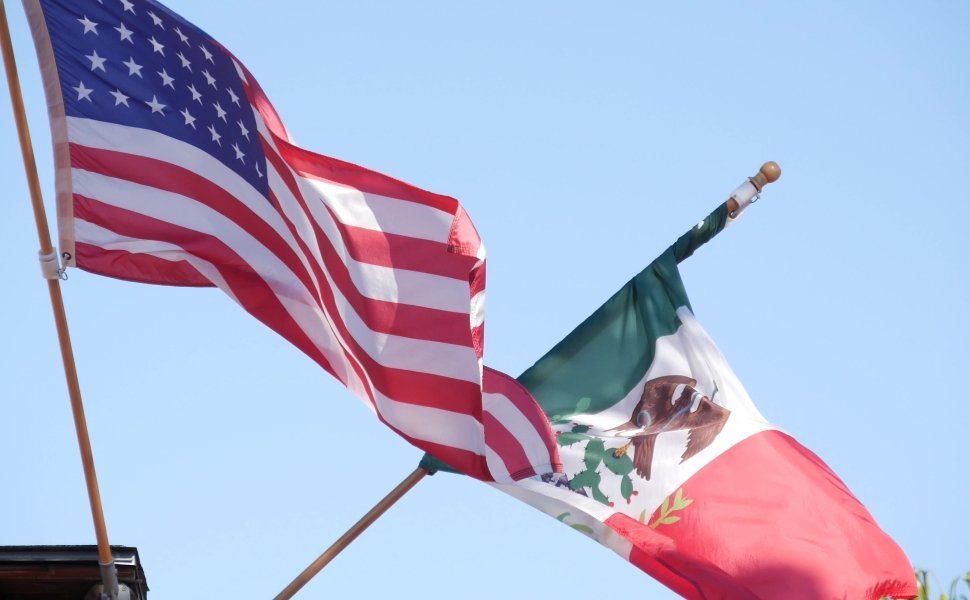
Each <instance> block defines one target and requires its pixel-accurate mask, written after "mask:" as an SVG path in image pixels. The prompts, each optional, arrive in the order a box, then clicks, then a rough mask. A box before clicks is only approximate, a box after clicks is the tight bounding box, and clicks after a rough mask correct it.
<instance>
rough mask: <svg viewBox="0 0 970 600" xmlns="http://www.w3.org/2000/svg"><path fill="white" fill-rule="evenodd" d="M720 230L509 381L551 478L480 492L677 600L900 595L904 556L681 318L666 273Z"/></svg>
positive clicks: (695, 233)
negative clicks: (539, 435)
mask: <svg viewBox="0 0 970 600" xmlns="http://www.w3.org/2000/svg"><path fill="white" fill-rule="evenodd" d="M727 221H728V215H727V209H726V207H725V206H723V205H722V206H721V207H720V208H718V209H717V210H715V211H714V212H713V213H711V215H709V216H708V217H707V218H706V219H704V220H703V221H701V222H700V223H699V224H698V225H697V226H696V227H694V228H692V229H691V230H690V231H689V232H688V233H686V234H684V235H683V236H681V237H680V239H678V240H677V242H676V243H674V244H673V245H672V246H671V247H670V248H668V249H667V250H666V251H665V252H664V253H663V254H662V255H661V256H660V257H658V258H657V259H656V260H655V261H653V262H652V263H650V265H648V266H647V268H645V269H644V270H643V271H642V272H641V273H640V274H638V275H637V276H636V277H634V278H633V279H632V280H631V281H630V282H628V283H627V284H626V285H625V286H623V288H621V289H620V290H619V291H618V292H617V293H616V294H614V295H613V297H612V298H610V299H609V300H608V301H607V302H606V303H605V304H604V305H603V306H601V307H600V308H599V309H598V310H597V311H596V312H594V313H593V314H592V315H591V316H590V317H589V318H588V319H586V321H584V322H583V323H582V324H580V325H579V326H578V327H577V328H576V329H575V330H574V331H573V332H572V333H570V334H569V335H568V336H567V337H566V338H565V339H563V340H562V341H561V342H560V343H559V344H557V345H556V346H555V347H554V348H553V349H552V350H551V351H549V353H548V354H546V355H545V356H543V357H542V358H541V359H540V360H539V361H538V362H537V363H536V364H535V365H534V366H533V367H532V368H530V369H529V370H527V371H526V372H525V373H523V374H522V375H521V376H520V377H519V378H518V379H519V381H520V382H521V383H522V384H523V385H525V387H526V388H528V389H529V391H530V392H531V393H532V394H533V395H534V396H535V398H536V400H538V402H539V403H540V405H541V406H542V408H543V410H544V411H545V413H546V415H547V416H548V417H549V419H550V421H551V422H552V424H553V429H554V430H555V432H556V434H557V443H558V445H559V446H560V455H561V457H562V460H563V464H564V472H563V473H562V474H553V475H546V476H543V477H542V478H533V479H527V480H523V481H520V482H518V483H515V484H509V485H495V487H497V488H499V489H501V490H502V491H505V492H506V493H508V494H511V495H512V496H515V497H517V498H519V499H521V500H523V501H525V502H528V503H529V504H531V505H533V506H535V507H536V508H538V509H539V510H542V511H543V512H546V513H547V514H549V515H551V516H553V517H554V518H557V519H559V520H560V521H562V522H564V523H565V524H567V525H570V526H572V527H573V528H575V529H576V530H578V531H581V532H583V533H585V534H587V535H588V536H590V537H592V538H594V539H596V540H597V541H599V542H600V543H602V544H604V545H606V546H608V547H610V548H612V549H613V550H614V551H616V552H617V553H619V554H620V555H621V556H623V557H624V558H626V559H627V560H629V561H630V562H632V563H633V564H634V565H636V566H637V567H639V568H641V569H643V570H644V571H645V572H647V573H649V574H650V575H651V576H653V577H655V578H656V579H658V580H659V581H661V582H662V583H664V584H665V585H667V586H668V587H670V588H671V589H673V590H674V591H676V592H677V593H679V594H680V595H682V596H683V597H685V598H691V599H711V598H731V599H745V598H761V599H769V598H771V599H775V598H788V599H792V598H795V599H798V598H804V599H805V600H808V599H817V598H852V599H870V598H871V599H877V598H880V597H882V596H894V597H898V598H905V597H914V596H915V595H916V587H915V580H914V577H913V572H912V568H911V566H910V564H909V561H908V560H907V558H906V556H905V555H904V554H903V553H902V551H901V550H900V549H899V548H898V546H897V545H896V544H895V543H894V542H893V541H892V540H891V539H890V538H889V537H888V536H887V535H886V534H885V533H883V532H882V531H881V530H880V529H879V527H878V525H876V523H875V522H874V520H873V519H872V517H871V515H869V513H868V512H867V511H866V510H865V508H864V507H863V506H862V505H861V504H860V503H859V502H858V501H857V500H856V499H855V498H854V497H853V496H852V494H851V492H849V490H848V489H847V488H846V487H845V485H844V484H843V483H842V482H841V481H840V480H839V479H838V477H836V476H835V474H834V473H832V472H831V470H829V468H828V467H827V466H826V465H825V464H824V463H823V462H822V461H821V460H820V459H818V457H816V456H815V455H813V454H812V453H811V452H809V451H808V450H807V449H805V448H804V447H802V446H801V445H800V444H798V442H796V441H795V440H794V439H793V438H791V437H790V436H788V435H787V434H785V433H783V432H780V431H778V430H777V429H776V428H774V427H773V426H772V425H771V424H770V423H768V422H767V421H766V420H765V419H764V417H763V416H762V415H761V414H760V413H759V412H758V410H757V408H755V406H754V404H753V403H752V401H751V399H750V398H749V397H748V394H747V392H746V391H745V390H744V387H743V386H742V385H741V383H740V381H738V379H737V377H736V376H735V375H734V373H733V371H732V370H731V368H730V367H729V365H728V364H727V362H726V361H725V359H724V357H723V356H722V355H721V353H720V352H719V351H718V349H717V348H716V346H715V345H714V343H713V342H712V341H711V339H710V337H709V336H708V335H707V333H706V332H705V331H704V329H703V328H702V327H701V326H700V324H699V323H698V322H697V320H696V319H695V318H694V315H693V314H692V312H691V309H690V303H689V301H688V298H687V293H686V291H685V289H684V285H683V282H682V280H681V278H680V272H679V270H678V267H677V265H678V263H679V262H681V261H682V260H684V259H686V258H687V257H689V256H690V255H691V254H692V253H693V252H694V251H695V250H696V249H697V248H698V247H700V246H701V245H702V244H704V243H705V242H707V241H708V240H710V239H711V238H712V237H713V236H714V235H716V234H717V233H718V232H720V231H721V230H722V229H723V228H724V226H725V224H726V223H727ZM426 464H427V463H426ZM431 466H434V465H431ZM617 534H619V535H617Z"/></svg>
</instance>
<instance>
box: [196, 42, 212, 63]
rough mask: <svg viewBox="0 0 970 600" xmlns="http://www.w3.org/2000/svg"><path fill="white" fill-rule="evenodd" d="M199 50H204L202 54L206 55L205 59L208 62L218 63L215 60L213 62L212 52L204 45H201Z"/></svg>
mask: <svg viewBox="0 0 970 600" xmlns="http://www.w3.org/2000/svg"><path fill="white" fill-rule="evenodd" d="M199 48H201V49H202V54H205V59H206V60H207V61H209V62H211V63H213V64H215V62H216V61H214V60H212V53H211V52H209V50H208V49H206V47H205V46H203V45H202V44H199Z"/></svg>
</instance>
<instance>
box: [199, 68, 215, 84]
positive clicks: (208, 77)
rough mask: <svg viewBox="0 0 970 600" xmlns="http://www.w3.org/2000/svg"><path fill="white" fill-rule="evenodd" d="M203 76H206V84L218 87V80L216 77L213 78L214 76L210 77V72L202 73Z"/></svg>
mask: <svg viewBox="0 0 970 600" xmlns="http://www.w3.org/2000/svg"><path fill="white" fill-rule="evenodd" d="M202 74H203V75H205V81H206V83H208V84H209V85H211V86H212V87H216V78H215V77H213V76H212V75H209V72H208V71H206V70H203V71H202Z"/></svg>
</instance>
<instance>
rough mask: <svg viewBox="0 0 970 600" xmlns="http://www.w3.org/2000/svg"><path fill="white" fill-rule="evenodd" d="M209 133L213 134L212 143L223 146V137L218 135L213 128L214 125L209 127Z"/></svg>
mask: <svg viewBox="0 0 970 600" xmlns="http://www.w3.org/2000/svg"><path fill="white" fill-rule="evenodd" d="M209 133H211V134H212V141H213V142H215V143H217V144H219V145H220V146H221V145H222V136H221V135H219V134H218V133H216V128H215V127H213V126H212V125H209Z"/></svg>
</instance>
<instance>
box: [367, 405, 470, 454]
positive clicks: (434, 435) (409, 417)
mask: <svg viewBox="0 0 970 600" xmlns="http://www.w3.org/2000/svg"><path fill="white" fill-rule="evenodd" d="M376 396H377V409H378V410H379V411H380V413H381V416H383V417H384V419H386V420H387V421H388V422H389V423H391V424H392V425H394V427H396V428H397V429H399V430H401V431H402V432H404V433H406V434H407V435H409V436H411V437H413V438H415V439H419V440H423V441H426V442H432V443H435V444H441V445H443V446H450V447H452V448H459V449H461V450H468V451H470V452H474V453H475V454H479V455H482V454H484V451H483V450H484V448H483V446H484V439H485V433H484V429H483V428H482V424H481V423H479V422H478V420H477V419H475V417H473V416H471V415H467V414H464V413H458V412H453V411H450V410H443V409H440V408H433V407H430V406H419V405H416V404H408V403H406V402H398V401H396V400H392V399H391V398H388V397H387V396H384V395H382V394H380V393H377V394H376Z"/></svg>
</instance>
